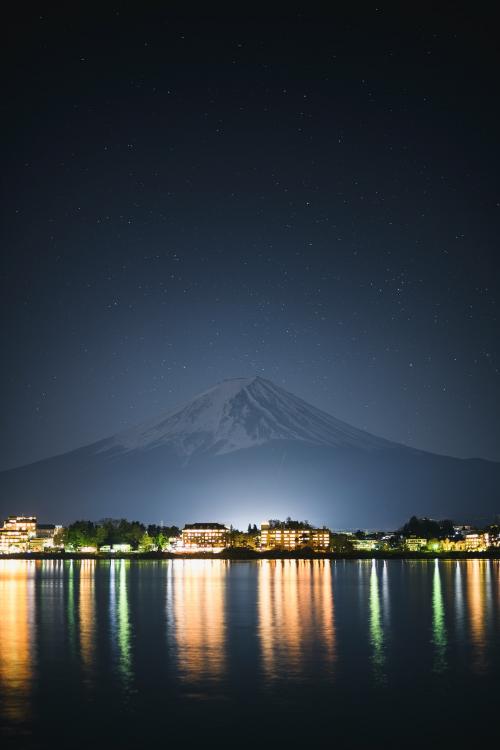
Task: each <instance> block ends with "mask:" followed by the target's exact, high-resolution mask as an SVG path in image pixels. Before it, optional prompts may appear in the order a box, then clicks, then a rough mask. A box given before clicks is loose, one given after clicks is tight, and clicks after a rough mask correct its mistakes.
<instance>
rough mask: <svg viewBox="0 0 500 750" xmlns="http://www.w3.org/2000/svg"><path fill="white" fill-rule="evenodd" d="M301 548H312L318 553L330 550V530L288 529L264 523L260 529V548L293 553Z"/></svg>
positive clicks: (284, 526) (284, 525)
mask: <svg viewBox="0 0 500 750" xmlns="http://www.w3.org/2000/svg"><path fill="white" fill-rule="evenodd" d="M301 547H311V548H312V549H313V550H315V551H317V552H327V551H328V550H329V549H330V531H329V529H310V528H302V529H301V528H287V527H286V524H283V526H276V527H274V526H271V525H270V524H269V523H263V524H261V527H260V548H261V549H262V550H271V549H280V550H287V551H293V550H296V549H300V548H301Z"/></svg>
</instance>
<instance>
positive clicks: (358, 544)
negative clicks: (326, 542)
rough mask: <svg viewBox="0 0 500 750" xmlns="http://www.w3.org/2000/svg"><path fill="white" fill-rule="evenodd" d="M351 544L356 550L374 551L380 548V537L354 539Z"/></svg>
mask: <svg viewBox="0 0 500 750" xmlns="http://www.w3.org/2000/svg"><path fill="white" fill-rule="evenodd" d="M351 544H352V548H353V550H354V551H355V552H373V551H374V550H377V549H380V542H379V540H378V539H353V540H352V541H351Z"/></svg>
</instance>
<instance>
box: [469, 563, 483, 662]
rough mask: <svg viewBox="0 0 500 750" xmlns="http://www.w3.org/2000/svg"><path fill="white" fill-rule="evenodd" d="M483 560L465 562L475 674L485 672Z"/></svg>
mask: <svg viewBox="0 0 500 750" xmlns="http://www.w3.org/2000/svg"><path fill="white" fill-rule="evenodd" d="M484 565H485V561H484V560H467V603H468V610H469V627H470V637H471V643H472V647H473V654H474V659H473V661H472V668H473V670H474V671H475V672H480V673H481V672H484V671H485V670H486V666H487V665H486V660H485V647H486V643H485V632H484V631H485V624H484V614H485V591H484V586H485V577H484Z"/></svg>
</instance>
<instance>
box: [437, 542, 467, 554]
mask: <svg viewBox="0 0 500 750" xmlns="http://www.w3.org/2000/svg"><path fill="white" fill-rule="evenodd" d="M442 548H443V552H465V539H444V540H443V542H442Z"/></svg>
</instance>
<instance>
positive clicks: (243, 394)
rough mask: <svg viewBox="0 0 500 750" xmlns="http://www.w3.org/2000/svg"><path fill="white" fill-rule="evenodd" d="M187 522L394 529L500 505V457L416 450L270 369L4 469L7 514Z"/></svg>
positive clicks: (490, 513)
mask: <svg viewBox="0 0 500 750" xmlns="http://www.w3.org/2000/svg"><path fill="white" fill-rule="evenodd" d="M11 513H34V514H37V515H39V516H40V518H41V519H42V520H45V521H53V522H67V521H70V520H74V519H75V518H94V519H98V518H102V517H105V516H115V517H124V516H127V517H129V518H140V519H142V520H145V521H154V522H158V521H160V520H162V519H163V520H164V521H165V522H169V523H177V524H181V523H184V522H190V521H196V520H199V519H200V518H204V519H211V520H214V521H217V520H219V521H226V522H233V523H235V524H236V525H239V526H243V525H246V524H247V523H248V522H249V521H252V523H253V522H257V523H258V522H259V521H261V520H262V519H265V518H273V517H274V518H276V517H284V516H287V515H292V516H295V517H297V516H298V517H302V518H303V517H307V518H309V520H311V521H313V522H314V523H320V524H323V523H325V524H327V525H330V526H331V527H332V528H342V527H343V528H349V527H351V528H352V527H362V528H370V527H371V528H374V527H376V528H383V527H385V528H395V527H397V526H398V525H400V524H401V523H402V522H403V521H405V520H406V519H407V518H408V517H409V516H410V515H412V514H419V515H429V516H432V517H437V518H445V517H451V518H454V519H455V520H458V521H463V520H466V519H472V520H473V519H475V518H482V519H484V520H490V519H492V518H493V517H494V516H495V515H496V514H499V513H500V464H497V463H493V462H488V461H482V460H467V461H466V460H461V459H455V458H450V457H446V456H436V455H433V454H431V453H425V452H423V451H417V450H413V449H410V448H407V447H405V446H402V445H398V444H396V443H391V442H390V441H388V440H384V439H382V438H378V437H375V436H373V435H370V434H368V433H365V432H363V431H362V430H358V429H356V428H354V427H351V426H350V425H348V424H346V423H344V422H341V421H339V420H337V419H335V418H334V417H332V416H330V415H328V414H326V413H325V412H322V411H321V410H319V409H316V408H315V407H313V406H311V405H310V404H307V403H306V402H305V401H303V400H302V399H300V398H297V397H296V396H294V395H292V394H290V393H288V392H287V391H285V390H284V389H282V388H280V387H278V386H276V385H274V384H273V383H271V382H270V381H268V380H264V379H262V378H251V379H236V380H229V381H224V382H223V383H221V384H219V385H217V386H215V387H214V388H212V389H210V390H208V391H206V392H204V393H202V394H200V395H199V396H197V397H195V398H194V399H193V400H192V401H190V402H189V403H187V404H185V405H184V406H181V407H179V408H178V409H174V410H173V411H171V412H170V413H168V414H166V415H163V416H160V417H159V418H157V419H154V420H150V421H149V422H148V423H147V424H143V425H140V426H138V427H136V428H133V429H129V430H126V431H124V432H121V433H119V434H118V435H115V436H113V437H110V438H108V439H105V440H101V441H100V442H98V443H96V444H94V445H89V446H87V447H85V448H81V449H79V450H76V451H71V452H70V453H66V454H64V455H61V456H56V457H54V458H52V459H48V460H45V461H40V462H38V463H36V464H31V465H29V466H25V467H21V468H19V469H15V470H12V471H7V472H3V473H0V514H2V515H7V514H11Z"/></svg>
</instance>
